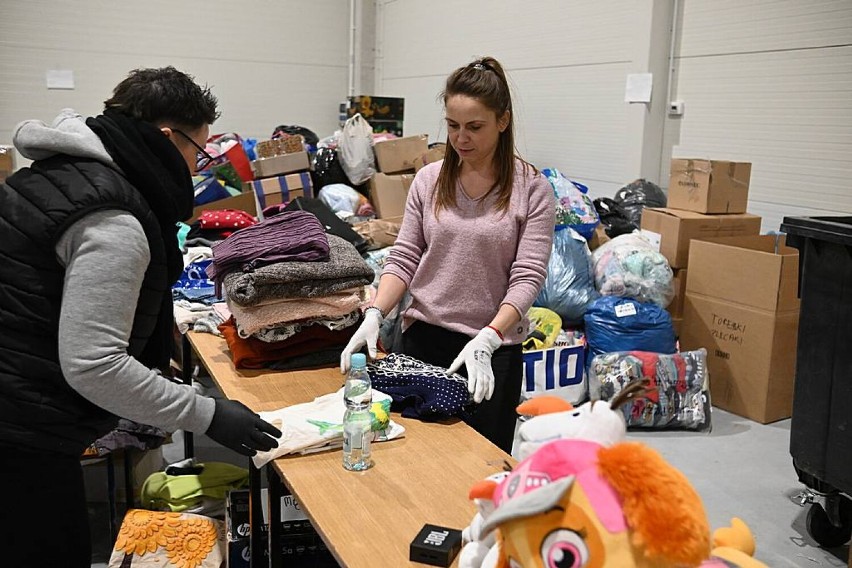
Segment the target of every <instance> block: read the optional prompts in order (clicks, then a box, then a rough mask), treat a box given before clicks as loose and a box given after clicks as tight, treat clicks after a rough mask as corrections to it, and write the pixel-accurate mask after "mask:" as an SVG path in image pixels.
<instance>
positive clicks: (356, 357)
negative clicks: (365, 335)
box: [351, 353, 367, 369]
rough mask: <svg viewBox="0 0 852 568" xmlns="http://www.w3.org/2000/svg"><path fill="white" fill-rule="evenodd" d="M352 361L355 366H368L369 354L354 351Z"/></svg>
mask: <svg viewBox="0 0 852 568" xmlns="http://www.w3.org/2000/svg"><path fill="white" fill-rule="evenodd" d="M351 363H352V367H353V368H357V369H361V368H364V367H366V366H367V356H366V355H364V354H363V353H353V354H352V359H351Z"/></svg>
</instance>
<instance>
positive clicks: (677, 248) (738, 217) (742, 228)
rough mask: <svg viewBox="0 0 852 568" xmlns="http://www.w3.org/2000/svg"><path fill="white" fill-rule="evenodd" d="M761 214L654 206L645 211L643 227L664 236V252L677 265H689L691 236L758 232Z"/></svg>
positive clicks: (752, 233)
mask: <svg viewBox="0 0 852 568" xmlns="http://www.w3.org/2000/svg"><path fill="white" fill-rule="evenodd" d="M760 220H761V219H760V217H759V216H757V215H752V214H750V213H734V214H729V215H705V214H703V213H696V212H694V211H685V210H681V209H671V208H667V207H651V208H647V209H645V210H644V212H643V213H642V229H643V230H647V231H652V232H654V233H658V234H660V235H661V243H660V252H661V253H663V255H664V256H665V257H666V258H667V259H668V261H669V263H670V264H671V265H672V267H673V268H685V267H686V266H687V265H688V261H689V242H690V240H691V239H707V238H714V237H727V236H737V235H757V234H758V233H759V232H760Z"/></svg>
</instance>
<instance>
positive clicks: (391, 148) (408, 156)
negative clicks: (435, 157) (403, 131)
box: [373, 134, 429, 174]
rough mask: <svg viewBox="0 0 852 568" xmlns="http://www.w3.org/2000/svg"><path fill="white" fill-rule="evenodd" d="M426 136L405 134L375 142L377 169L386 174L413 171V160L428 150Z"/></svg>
mask: <svg viewBox="0 0 852 568" xmlns="http://www.w3.org/2000/svg"><path fill="white" fill-rule="evenodd" d="M427 140H428V136H427V135H426V134H420V135H417V136H406V137H405V138H393V139H391V140H382V141H381V142H376V145H375V146H373V150H374V151H375V153H376V161H377V162H378V164H379V171H380V172H382V173H386V174H395V173H399V172H412V171H414V160H416V159H417V158H418V157H419V156H422V155H423V154H425V153H426V151H427V150H429V144H428V142H427Z"/></svg>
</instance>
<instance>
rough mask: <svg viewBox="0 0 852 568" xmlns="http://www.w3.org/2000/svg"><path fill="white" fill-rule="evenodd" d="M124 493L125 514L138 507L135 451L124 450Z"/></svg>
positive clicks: (130, 449)
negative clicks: (134, 464)
mask: <svg viewBox="0 0 852 568" xmlns="http://www.w3.org/2000/svg"><path fill="white" fill-rule="evenodd" d="M124 493H125V503H126V507H125V509H124V510H125V512H127V511H128V510H130V509H132V508H134V507H135V506H136V499H135V496H134V495H133V449H132V448H124Z"/></svg>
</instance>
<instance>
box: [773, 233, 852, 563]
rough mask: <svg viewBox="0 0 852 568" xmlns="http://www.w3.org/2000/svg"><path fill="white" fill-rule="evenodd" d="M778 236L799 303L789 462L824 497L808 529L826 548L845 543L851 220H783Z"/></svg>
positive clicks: (850, 518) (849, 519)
mask: <svg viewBox="0 0 852 568" xmlns="http://www.w3.org/2000/svg"><path fill="white" fill-rule="evenodd" d="M781 230H782V231H783V232H785V233H787V245H788V246H791V247H795V248H797V249H799V297H800V298H801V312H800V316H799V337H798V350H797V354H796V386H795V391H794V396H793V418H792V421H791V426H790V454H791V455H792V457H793V465H794V467H795V469H796V472H797V474H798V476H799V480H800V481H801V482H802V483H804V484H805V485H807V486H808V487H809V488H810V489H812V490H814V491H815V492H817V493H819V494H821V495H823V496H824V497H825V507H824V508H823V506H822V505H820V504H819V503H814V504H813V505H812V506H811V510H810V511H809V512H808V519H807V528H808V532H809V533H810V535H811V537H813V538H814V540H816V541H817V542H818V543H819V544H820V545H822V546H824V547H829V548H830V547H834V546H840V545H842V544H844V543H846V542H847V541H848V540H849V539H850V536H852V501H850V499H849V496H852V217H785V218H784V222H783V223H782V224H781ZM844 494H845V495H844Z"/></svg>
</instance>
